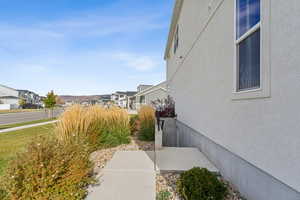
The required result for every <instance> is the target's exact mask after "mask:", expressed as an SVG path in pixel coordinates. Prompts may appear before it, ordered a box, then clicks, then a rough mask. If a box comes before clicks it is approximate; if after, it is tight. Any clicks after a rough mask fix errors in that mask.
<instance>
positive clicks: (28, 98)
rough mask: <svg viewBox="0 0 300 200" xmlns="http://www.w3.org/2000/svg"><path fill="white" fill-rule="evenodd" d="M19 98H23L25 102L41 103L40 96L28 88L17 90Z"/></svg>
mask: <svg viewBox="0 0 300 200" xmlns="http://www.w3.org/2000/svg"><path fill="white" fill-rule="evenodd" d="M18 92H19V98H20V99H24V100H25V102H26V104H32V105H41V104H42V102H41V97H40V96H39V95H38V94H36V93H34V92H32V91H29V90H18Z"/></svg>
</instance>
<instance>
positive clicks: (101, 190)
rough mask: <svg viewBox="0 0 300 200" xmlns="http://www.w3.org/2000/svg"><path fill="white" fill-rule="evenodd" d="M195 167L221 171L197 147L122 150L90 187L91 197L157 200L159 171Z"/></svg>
mask: <svg viewBox="0 0 300 200" xmlns="http://www.w3.org/2000/svg"><path fill="white" fill-rule="evenodd" d="M193 167H201V168H207V169H208V170H209V171H211V172H214V173H216V174H218V173H219V170H218V169H217V168H216V167H215V166H214V165H213V164H212V163H211V162H210V161H209V160H208V159H207V158H206V157H205V156H204V154H202V153H201V152H200V151H199V150H198V149H197V148H173V147H164V148H162V149H160V150H159V151H157V152H156V156H155V154H154V152H153V151H118V152H116V153H115V155H114V156H113V158H112V159H111V160H110V161H109V162H108V163H107V165H106V167H105V168H104V169H103V170H102V171H101V175H100V176H99V177H98V179H99V183H98V185H95V186H92V187H90V189H89V194H88V196H87V198H86V199H87V200H103V199H105V200H155V196H156V189H155V187H156V182H155V178H156V173H166V172H182V171H186V170H189V169H191V168H193Z"/></svg>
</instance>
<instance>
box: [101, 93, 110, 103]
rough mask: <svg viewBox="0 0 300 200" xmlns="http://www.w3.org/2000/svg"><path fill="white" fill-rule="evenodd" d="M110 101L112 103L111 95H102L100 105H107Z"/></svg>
mask: <svg viewBox="0 0 300 200" xmlns="http://www.w3.org/2000/svg"><path fill="white" fill-rule="evenodd" d="M110 101H111V95H110V94H105V95H101V98H100V104H102V105H107V104H108V103H109V102H110Z"/></svg>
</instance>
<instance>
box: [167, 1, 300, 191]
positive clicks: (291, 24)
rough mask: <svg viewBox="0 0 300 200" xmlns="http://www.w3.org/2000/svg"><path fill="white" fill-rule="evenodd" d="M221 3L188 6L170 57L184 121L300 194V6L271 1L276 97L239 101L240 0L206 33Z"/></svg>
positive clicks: (224, 7) (222, 10)
mask: <svg viewBox="0 0 300 200" xmlns="http://www.w3.org/2000/svg"><path fill="white" fill-rule="evenodd" d="M221 1H222V0H213V1H212V0H201V1H199V0H185V1H184V4H183V8H182V12H181V15H180V18H179V22H178V23H179V26H180V34H179V35H180V36H179V38H180V39H179V40H180V41H179V49H178V51H177V53H176V55H173V48H172V49H171V51H170V57H169V58H168V59H167V81H168V85H169V87H170V88H169V89H170V95H171V96H172V97H173V98H174V100H175V101H176V112H177V114H178V120H180V121H182V122H183V123H185V124H187V125H188V126H190V127H191V128H193V129H195V130H196V131H198V132H201V133H202V134H204V135H205V136H207V137H208V138H210V139H212V140H213V141H215V142H216V143H217V144H220V145H222V146H223V147H225V148H226V149H228V150H229V151H231V152H233V153H235V154H236V155H238V156H240V157H242V158H244V159H245V160H247V161H248V162H250V163H251V164H253V165H254V166H256V167H258V168H260V169H262V170H263V171H264V172H266V173H268V174H270V175H272V176H274V177H275V178H277V179H278V180H280V181H282V182H283V183H285V184H287V185H289V186H290V187H292V188H294V189H295V190H298V191H300V176H299V169H300V159H299V158H300V148H299V147H300V135H299V134H300V111H299V102H300V93H299V91H300V67H299V66H300V47H299V44H300V37H299V35H300V21H299V18H300V1H299V0H289V1H286V0H276V1H271V2H272V3H271V7H270V11H271V13H270V16H271V18H270V37H269V39H270V44H271V45H270V46H271V49H270V68H271V74H270V79H271V97H270V98H260V99H251V100H249V99H248V100H247V99H244V100H232V89H233V66H234V59H233V57H234V45H233V41H234V1H232V0H224V1H223V3H222V4H221V6H220V7H219V8H218V10H217V12H216V14H215V16H214V17H213V18H212V20H211V21H210V22H209V24H208V26H207V27H206V28H205V29H204V24H205V22H206V21H207V18H208V15H209V14H210V12H212V10H213V9H214V8H215V5H217V4H218V3H219V2H221ZM209 4H211V5H212V9H209ZM201 31H203V33H202V34H201V36H200V37H199V40H198V41H197V42H196V43H195V45H194V47H193V48H192V49H191V47H192V45H193V42H194V41H195V40H196V37H197V36H198V35H199V33H200V32H201ZM188 51H190V53H189V54H188V56H187V57H186V58H184V59H180V58H179V57H180V56H184V55H186V54H187V52H188ZM183 60H184V61H183ZM181 62H183V65H182V67H180V68H179V69H178V68H177V67H178V65H179V64H180V63H181Z"/></svg>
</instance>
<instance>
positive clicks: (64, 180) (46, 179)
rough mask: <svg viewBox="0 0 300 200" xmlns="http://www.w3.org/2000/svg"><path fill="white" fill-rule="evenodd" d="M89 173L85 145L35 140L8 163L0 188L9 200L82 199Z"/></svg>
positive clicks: (45, 139) (89, 180) (90, 169)
mask: <svg viewBox="0 0 300 200" xmlns="http://www.w3.org/2000/svg"><path fill="white" fill-rule="evenodd" d="M91 171H92V163H91V162H90V161H89V153H88V150H87V146H86V145H82V144H77V143H76V144H71V143H68V144H62V143H60V142H59V141H57V140H54V139H47V138H38V139H36V140H35V141H33V142H32V143H31V144H29V146H28V147H27V151H26V152H24V153H21V154H18V155H17V157H16V159H14V160H13V161H11V162H10V163H9V165H8V167H7V169H6V172H5V174H4V177H3V181H1V182H2V186H0V187H1V188H3V189H4V190H6V191H7V194H8V197H9V199H19V200H22V199H24V200H25V199H26V200H27V199H70V200H77V199H83V198H84V197H85V196H86V193H87V192H86V187H87V185H88V184H90V183H92V182H93V179H92V178H91Z"/></svg>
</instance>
